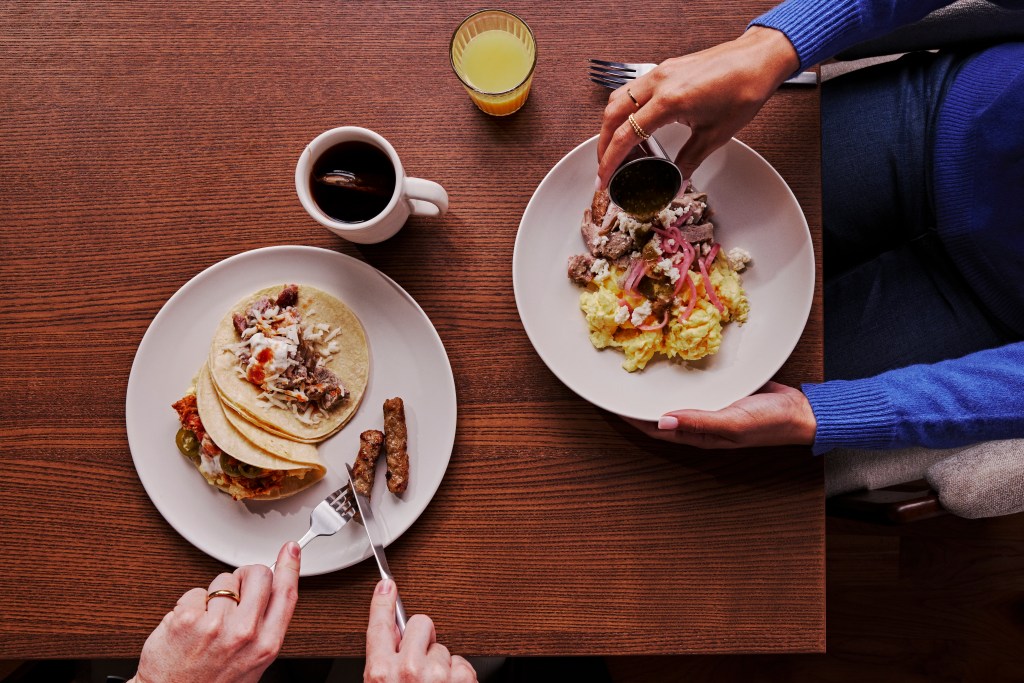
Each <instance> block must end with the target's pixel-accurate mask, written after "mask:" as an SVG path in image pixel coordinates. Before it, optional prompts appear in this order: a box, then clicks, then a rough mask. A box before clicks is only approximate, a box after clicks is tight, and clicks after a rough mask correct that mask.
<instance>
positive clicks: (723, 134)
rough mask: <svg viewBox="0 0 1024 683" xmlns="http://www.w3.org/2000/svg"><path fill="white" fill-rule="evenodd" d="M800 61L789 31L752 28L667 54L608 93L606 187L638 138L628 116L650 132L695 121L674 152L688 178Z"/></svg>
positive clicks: (603, 151) (602, 147)
mask: <svg viewBox="0 0 1024 683" xmlns="http://www.w3.org/2000/svg"><path fill="white" fill-rule="evenodd" d="M799 66H800V59H799V57H798V56H797V54H796V50H795V49H794V48H793V45H792V44H791V43H790V42H789V39H788V38H786V36H785V34H783V33H781V32H780V31H776V30H775V29H770V28H764V27H760V26H752V27H751V28H749V29H747V31H746V33H744V34H743V35H742V36H740V37H739V38H737V39H736V40H732V41H729V42H727V43H722V44H721V45H716V46H715V47H712V48H709V49H707V50H702V51H701V52H695V53H693V54H689V55H685V56H683V57H675V58H672V59H667V60H665V61H664V62H662V63H661V64H659V65H658V66H657V67H656V68H655V69H654V70H653V71H651V72H650V73H648V74H646V75H644V76H642V77H640V78H638V79H636V80H635V81H631V82H630V83H628V84H626V85H624V86H622V87H621V88H619V89H618V90H616V91H615V92H613V93H612V94H611V95H610V96H609V98H608V106H607V107H606V108H605V110H604V120H603V121H602V124H601V138H600V141H599V142H598V146H597V156H598V159H599V160H600V165H599V167H598V176H599V177H600V185H601V187H605V186H607V185H608V181H609V180H610V179H611V176H612V172H613V171H614V170H615V169H616V167H618V165H619V164H620V163H621V162H622V160H623V159H625V158H626V155H627V154H628V153H629V150H631V149H632V148H633V147H634V146H635V145H636V144H637V143H638V142H639V141H640V138H638V137H637V134H636V133H635V132H634V131H633V128H632V126H631V125H630V124H629V121H627V117H628V116H629V115H630V114H633V118H634V120H635V121H636V122H637V124H638V125H639V126H640V127H641V128H642V129H643V130H644V131H646V132H648V133H653V132H654V131H656V130H657V129H658V128H661V127H662V126H664V125H666V124H668V123H672V122H673V121H679V122H681V123H685V124H686V125H687V126H689V127H690V130H691V131H692V135H691V136H690V139H689V140H688V141H687V142H686V144H685V145H683V148H682V149H681V150H680V151H679V154H678V155H676V163H677V164H678V165H679V168H680V170H681V171H682V172H683V177H684V178H689V177H690V175H691V174H692V173H693V171H694V170H695V169H696V168H697V167H698V166H699V165H700V164H701V162H702V161H704V159H706V158H707V156H708V155H709V154H711V153H712V152H713V151H715V150H716V149H718V148H719V147H721V146H722V145H723V144H725V143H726V142H728V141H729V138H731V137H732V136H733V135H734V134H736V133H737V132H738V131H739V130H740V129H741V128H743V126H745V125H747V123H749V122H750V120H751V119H752V118H754V115H756V114H757V112H758V110H760V109H761V106H762V105H763V104H764V103H765V101H767V99H768V98H769V97H771V95H772V93H773V92H775V90H776V88H778V87H779V85H780V84H781V83H782V82H783V81H784V80H786V79H787V78H789V77H790V76H791V75H792V74H793V72H794V71H796V70H797V69H798V68H799ZM627 90H628V91H629V92H628V93H627ZM630 94H632V96H633V98H635V99H636V101H637V102H639V104H640V107H639V109H637V105H636V104H635V103H634V102H633V99H631V98H630Z"/></svg>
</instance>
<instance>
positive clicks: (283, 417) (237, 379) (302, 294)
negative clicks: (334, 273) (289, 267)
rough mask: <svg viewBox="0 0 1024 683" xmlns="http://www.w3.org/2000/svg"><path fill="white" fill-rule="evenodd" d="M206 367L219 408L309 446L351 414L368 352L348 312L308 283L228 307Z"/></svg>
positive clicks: (357, 324)
mask: <svg viewBox="0 0 1024 683" xmlns="http://www.w3.org/2000/svg"><path fill="white" fill-rule="evenodd" d="M209 366H210V374H211V379H212V381H213V386H214V388H215V389H216V391H217V394H218V395H219V396H220V399H221V401H222V402H223V403H224V405H225V407H226V408H228V409H230V410H233V411H234V412H235V413H237V415H238V416H239V417H240V418H241V419H244V420H246V421H248V422H249V423H251V424H252V425H254V426H255V427H257V428H258V429H259V430H260V431H262V432H269V433H270V434H274V435H277V436H282V437H285V438H287V439H291V440H294V441H300V442H304V443H317V442H319V441H323V440H324V439H326V438H327V437H329V436H331V435H332V434H334V433H336V432H337V431H338V430H339V429H341V428H342V427H343V426H344V425H345V423H347V422H348V420H349V419H350V418H351V417H352V415H353V414H355V411H356V409H357V408H358V407H359V403H360V401H361V400H362V398H363V394H364V392H365V390H366V384H367V379H368V376H369V367H370V366H369V348H368V346H367V342H366V335H365V334H364V332H363V327H362V325H361V324H360V322H359V319H358V318H357V317H356V316H355V314H354V313H353V312H352V311H351V310H350V309H349V308H348V306H346V305H345V304H343V303H342V302H341V301H339V300H338V299H337V298H335V297H333V296H331V295H330V294H327V293H326V292H323V291H321V290H319V289H317V288H315V287H311V286H309V285H301V286H300V285H294V284H289V285H286V286H284V287H283V288H281V287H268V288H266V289H263V290H260V291H258V292H256V293H255V294H252V295H250V296H248V297H246V298H245V299H243V300H242V301H240V302H238V303H237V304H235V305H234V306H233V307H232V308H231V310H230V311H228V313H227V314H226V315H225V316H224V318H223V319H222V320H221V322H220V324H219V325H218V327H217V330H216V332H215V334H214V337H213V343H212V345H211V348H210V357H209Z"/></svg>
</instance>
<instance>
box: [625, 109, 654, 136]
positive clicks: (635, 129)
mask: <svg viewBox="0 0 1024 683" xmlns="http://www.w3.org/2000/svg"><path fill="white" fill-rule="evenodd" d="M627 118H628V119H629V125H631V126H633V132H634V133H636V134H637V137H639V138H640V139H641V140H646V139H647V138H649V137H651V134H650V133H648V132H647V131H646V130H644V129H643V128H641V127H640V124H639V123H637V122H636V119H634V118H633V115H632V114H630V115H629V116H628V117H627Z"/></svg>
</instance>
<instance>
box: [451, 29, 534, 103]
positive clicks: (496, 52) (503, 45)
mask: <svg viewBox="0 0 1024 683" xmlns="http://www.w3.org/2000/svg"><path fill="white" fill-rule="evenodd" d="M530 56H531V55H530V53H529V52H528V51H527V49H526V46H525V45H523V41H521V40H519V39H518V38H516V37H515V36H514V35H512V34H511V33H509V32H508V31H502V30H501V29H491V30H490V31H484V32H483V33H481V34H480V35H478V36H477V37H475V38H473V39H472V40H470V41H469V44H468V45H466V49H465V50H463V51H462V69H463V71H464V72H465V74H466V80H468V81H469V84H470V85H472V86H473V87H474V88H476V89H477V90H481V91H483V92H485V93H503V92H507V91H509V90H512V89H513V88H515V87H516V86H517V85H519V84H520V83H522V82H523V81H525V80H526V75H527V74H529V73H530V67H531V66H532V62H533V60H531V59H530Z"/></svg>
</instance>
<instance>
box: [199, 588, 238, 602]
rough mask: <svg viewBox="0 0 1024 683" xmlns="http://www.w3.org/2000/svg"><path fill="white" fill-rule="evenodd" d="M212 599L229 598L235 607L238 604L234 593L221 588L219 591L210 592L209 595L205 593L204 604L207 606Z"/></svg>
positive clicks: (236, 594)
mask: <svg viewBox="0 0 1024 683" xmlns="http://www.w3.org/2000/svg"><path fill="white" fill-rule="evenodd" d="M214 598H230V599H232V600H234V601H235V604H236V605H237V604H238V601H239V597H238V593H236V592H235V591H229V590H227V589H226V588H222V589H221V590H219V591H210V592H209V593H207V594H206V604H207V605H209V604H210V600H213V599H214Z"/></svg>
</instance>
